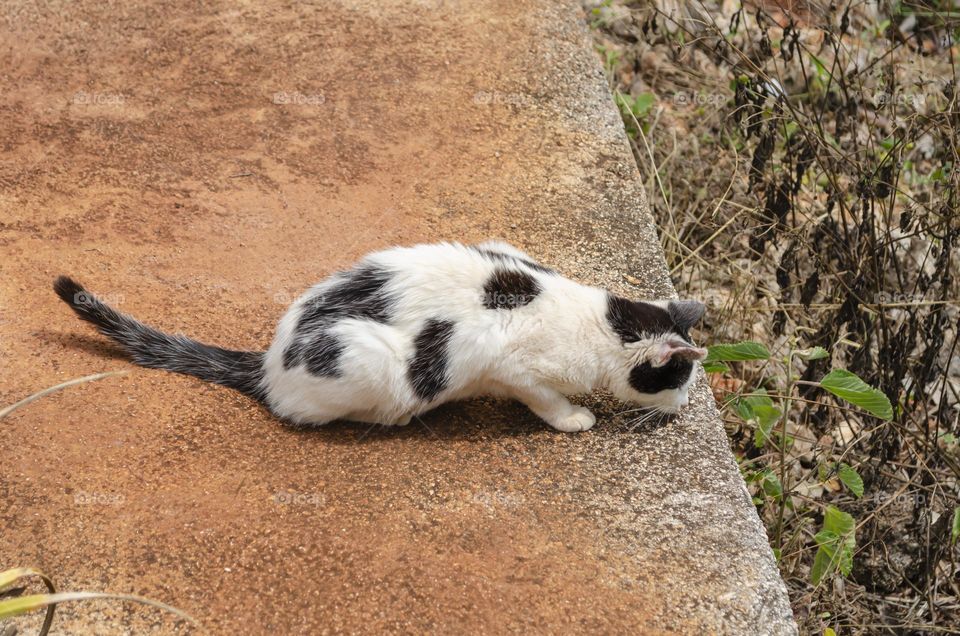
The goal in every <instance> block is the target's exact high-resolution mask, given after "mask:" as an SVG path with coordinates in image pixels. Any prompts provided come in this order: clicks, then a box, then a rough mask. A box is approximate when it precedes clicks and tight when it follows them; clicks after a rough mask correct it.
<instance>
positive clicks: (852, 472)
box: [837, 464, 863, 499]
mask: <svg viewBox="0 0 960 636" xmlns="http://www.w3.org/2000/svg"><path fill="white" fill-rule="evenodd" d="M837 474H838V476H839V477H840V481H841V482H843V485H844V486H846V487H847V488H848V489H849V490H850V492H852V493H853V494H854V495H855V496H856V498H857V499H859V498H860V497H863V478H862V477H860V473H858V472H857V471H856V469H855V468H853V467H852V466H850V465H849V464H840V470H839V471H837Z"/></svg>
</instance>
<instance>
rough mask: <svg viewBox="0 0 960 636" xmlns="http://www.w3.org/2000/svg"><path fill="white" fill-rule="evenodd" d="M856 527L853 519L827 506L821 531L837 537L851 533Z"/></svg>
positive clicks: (835, 508)
mask: <svg viewBox="0 0 960 636" xmlns="http://www.w3.org/2000/svg"><path fill="white" fill-rule="evenodd" d="M856 525H857V524H856V523H855V522H854V520H853V517H851V516H850V515H849V514H847V513H846V512H844V511H842V510H840V509H839V508H837V507H835V506H827V510H826V512H825V513H824V514H823V529H824V530H826V531H827V532H832V533H834V534H836V535H837V536H843V535H845V534H849V533H851V532H853V530H854V528H856Z"/></svg>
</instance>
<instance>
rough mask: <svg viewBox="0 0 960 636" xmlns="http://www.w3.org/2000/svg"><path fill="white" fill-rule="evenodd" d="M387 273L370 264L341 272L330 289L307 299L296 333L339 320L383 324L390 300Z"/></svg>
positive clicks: (387, 314) (391, 301) (391, 303)
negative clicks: (359, 320) (356, 319)
mask: <svg viewBox="0 0 960 636" xmlns="http://www.w3.org/2000/svg"><path fill="white" fill-rule="evenodd" d="M390 278H391V276H390V272H389V271H387V270H385V269H381V268H379V267H376V266H373V265H364V266H361V267H357V268H356V269H353V270H351V271H348V272H345V273H344V274H343V278H342V279H341V280H340V281H339V282H338V283H337V284H336V285H334V286H332V287H331V288H330V289H328V290H326V291H324V292H322V293H321V294H319V295H318V296H316V297H315V298H313V299H311V300H310V301H309V302H308V303H307V304H306V306H305V307H304V311H303V314H302V315H301V316H300V320H299V322H298V323H297V331H298V332H299V331H302V330H303V329H309V328H310V327H311V326H312V325H314V324H316V323H324V322H327V321H328V320H331V319H332V320H339V319H341V318H363V319H365V320H373V321H374V322H381V323H384V322H387V321H388V320H389V319H390V310H391V308H392V305H393V299H392V298H391V297H390V295H388V294H387V293H386V291H385V289H384V288H385V287H386V286H387V283H389V282H390Z"/></svg>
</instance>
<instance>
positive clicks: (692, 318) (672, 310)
mask: <svg viewBox="0 0 960 636" xmlns="http://www.w3.org/2000/svg"><path fill="white" fill-rule="evenodd" d="M706 310H707V308H706V307H705V306H704V304H703V303H702V302H700V301H699V300H671V301H670V302H669V303H668V304H667V312H668V313H669V314H670V319H671V320H673V324H675V325H676V326H677V327H679V328H681V329H689V328H690V327H692V326H694V325H695V324H697V323H698V322H700V319H701V318H703V314H704V312H706Z"/></svg>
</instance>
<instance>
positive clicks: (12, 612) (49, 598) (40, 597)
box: [0, 592, 199, 625]
mask: <svg viewBox="0 0 960 636" xmlns="http://www.w3.org/2000/svg"><path fill="white" fill-rule="evenodd" d="M103 598H105V599H115V600H120V601H133V602H135V603H142V604H144V605H150V606H151V607H158V608H160V609H162V610H166V611H168V612H171V613H172V614H176V615H177V616H179V617H180V618H182V619H184V620H187V621H190V622H191V623H193V624H194V625H199V623H197V621H196V619H195V618H193V617H192V616H190V615H189V614H187V613H186V612H184V611H183V610H179V609H177V608H176V607H171V606H170V605H167V604H166V603H161V602H159V601H154V600H151V599H148V598H143V597H142V596H135V595H133V594H103V593H100V592H63V593H59V594H30V595H28V596H19V597H17V598H12V599H5V600H2V601H0V619H4V618H10V617H12V616H17V615H19V614H25V613H27V612H32V611H33V610H36V609H40V608H41V607H46V606H47V605H53V604H56V603H65V602H68V601H83V600H88V599H103Z"/></svg>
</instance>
